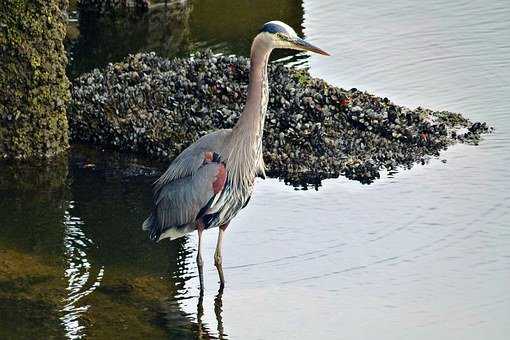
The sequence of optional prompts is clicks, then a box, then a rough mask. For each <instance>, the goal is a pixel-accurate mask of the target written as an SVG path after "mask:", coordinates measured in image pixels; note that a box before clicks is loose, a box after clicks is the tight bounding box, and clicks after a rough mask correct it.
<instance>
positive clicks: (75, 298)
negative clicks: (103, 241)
mask: <svg viewBox="0 0 510 340" xmlns="http://www.w3.org/2000/svg"><path fill="white" fill-rule="evenodd" d="M73 208H74V202H73V201H70V202H69V203H68V209H67V210H66V211H65V212H64V221H63V223H64V254H65V258H66V266H67V267H66V269H65V270H64V278H65V279H67V282H68V284H67V287H66V290H67V292H68V293H67V297H66V298H65V299H64V300H63V303H64V306H63V307H62V308H61V309H60V312H61V313H62V314H63V315H62V316H61V317H60V321H61V323H62V325H63V326H64V328H65V336H66V338H68V339H81V338H84V337H85V336H86V334H85V326H83V325H81V324H80V318H81V316H82V315H83V314H84V313H86V312H87V311H88V309H89V307H90V306H89V305H84V306H79V305H77V304H78V302H79V301H80V300H81V299H82V298H84V297H85V296H87V295H89V294H91V293H92V292H94V290H96V288H97V287H99V286H100V284H101V281H102V279H103V275H104V266H102V267H101V268H100V269H99V272H98V274H97V276H96V277H95V279H93V280H92V284H91V285H90V287H89V288H87V289H85V288H86V285H87V283H88V282H89V279H90V277H91V272H90V269H91V267H92V266H91V264H90V262H89V261H88V259H87V249H88V248H90V246H92V245H93V244H94V242H93V241H92V240H91V239H90V238H88V237H87V236H86V235H85V233H84V232H83V230H82V229H81V226H82V225H83V222H82V221H81V219H80V218H79V217H76V216H71V212H70V211H71V210H72V209H73Z"/></svg>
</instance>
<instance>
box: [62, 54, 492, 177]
mask: <svg viewBox="0 0 510 340" xmlns="http://www.w3.org/2000/svg"><path fill="white" fill-rule="evenodd" d="M248 71H249V61H248V59H246V58H242V57H232V56H230V57H227V56H215V55H213V54H212V53H210V52H202V53H197V54H195V55H193V56H191V57H189V58H186V59H174V60H166V59H163V58H159V57H157V56H156V55H155V54H154V53H148V54H137V55H134V56H129V57H128V58H126V59H125V60H124V61H123V62H121V63H117V64H109V65H108V66H107V67H106V68H104V69H101V70H99V69H95V70H94V71H92V72H91V73H87V74H84V75H82V76H80V77H79V78H77V79H76V80H75V81H74V84H73V87H72V101H71V105H70V108H69V124H70V129H71V138H72V140H73V142H75V143H91V144H95V145H101V146H106V147H113V148H116V149H119V150H125V151H131V152H138V153H143V154H146V155H150V156H153V157H155V158H158V159H168V160H171V159H173V158H174V157H175V156H177V155H178V154H179V153H180V152H181V151H182V150H183V149H184V148H185V147H187V146H188V145H189V144H190V143H192V142H194V141H196V140H197V139H198V138H199V137H200V136H202V135H204V134H206V133H208V132H211V131H213V130H215V129H219V128H231V127H232V126H233V125H234V124H235V122H236V121H237V119H238V117H239V114H240V112H241V111H242V109H243V106H244V102H245V99H246V93H247V85H248ZM269 77H270V79H269V83H270V100H269V107H268V113H267V116H266V123H265V129H264V160H265V162H266V167H267V171H266V172H267V174H268V175H270V176H272V177H278V178H281V179H283V180H285V181H286V182H287V183H290V184H292V185H298V186H299V185H302V186H306V185H310V184H311V185H319V184H320V182H321V180H322V179H325V178H331V177H338V176H339V175H343V176H346V177H347V178H349V179H353V180H358V181H360V182H362V183H371V182H372V181H373V180H374V179H377V178H379V176H380V175H379V174H380V172H381V171H382V170H384V169H386V170H395V169H398V168H409V167H411V166H412V165H413V164H415V163H424V162H426V161H427V160H428V159H430V158H431V157H435V156H438V155H439V153H440V152H441V150H444V149H446V148H447V147H448V146H449V145H452V144H455V143H457V142H463V143H470V144H477V143H478V142H479V141H480V138H481V136H482V135H483V134H485V133H488V132H490V131H491V130H492V129H491V128H490V127H489V126H487V124H486V123H480V122H475V123H473V122H471V121H469V120H468V119H466V118H464V117H463V116H462V115H460V114H458V113H451V112H446V111H431V110H428V109H424V108H416V109H414V110H412V109H408V108H405V107H402V106H398V105H395V104H394V103H392V102H391V101H390V100H389V99H387V98H379V97H376V96H373V95H371V94H368V93H366V92H361V91H358V90H356V89H351V90H344V89H341V88H338V87H334V86H331V85H329V84H327V83H326V82H325V81H323V80H320V79H314V78H311V77H310V76H309V74H308V73H307V72H306V71H304V70H293V69H288V68H286V67H283V66H281V65H274V64H273V65H270V67H269Z"/></svg>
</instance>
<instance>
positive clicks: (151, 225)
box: [144, 162, 226, 240]
mask: <svg viewBox="0 0 510 340" xmlns="http://www.w3.org/2000/svg"><path fill="white" fill-rule="evenodd" d="M225 174H226V172H225V165H224V164H223V163H215V162H214V163H207V164H204V165H202V166H200V167H199V169H198V170H197V171H196V172H195V173H194V174H193V175H191V176H187V177H184V178H178V179H175V180H173V181H171V182H170V183H167V184H165V185H164V186H163V187H161V189H160V191H159V193H158V196H157V197H156V200H155V208H154V211H153V213H152V215H151V216H150V217H149V218H148V219H147V220H146V222H145V223H144V229H148V230H149V231H150V237H151V239H155V240H158V239H160V238H161V237H160V236H161V234H163V233H165V231H167V230H168V229H172V228H174V229H177V230H178V229H182V228H187V227H189V228H194V225H195V221H196V220H197V218H198V217H199V214H200V213H201V212H203V211H204V207H207V205H208V203H209V202H210V201H211V200H212V199H213V197H214V195H215V194H217V193H218V192H219V191H221V190H222V189H223V184H224V180H225V179H224V176H225ZM222 176H223V177H222ZM218 180H219V181H220V182H221V181H222V182H223V184H222V183H220V184H221V185H219V186H218ZM189 231H191V230H189Z"/></svg>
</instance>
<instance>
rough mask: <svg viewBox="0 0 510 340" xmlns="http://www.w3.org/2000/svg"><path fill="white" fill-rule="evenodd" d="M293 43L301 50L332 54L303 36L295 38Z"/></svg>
mask: <svg viewBox="0 0 510 340" xmlns="http://www.w3.org/2000/svg"><path fill="white" fill-rule="evenodd" d="M293 43H294V44H295V45H296V47H297V48H299V49H300V50H305V51H310V52H314V53H318V54H322V55H330V54H329V53H328V52H326V51H324V50H321V49H320V48H318V47H317V46H314V45H312V44H310V43H309V42H307V41H305V40H303V39H301V38H295V39H294V41H293Z"/></svg>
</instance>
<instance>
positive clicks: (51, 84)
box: [0, 0, 69, 159]
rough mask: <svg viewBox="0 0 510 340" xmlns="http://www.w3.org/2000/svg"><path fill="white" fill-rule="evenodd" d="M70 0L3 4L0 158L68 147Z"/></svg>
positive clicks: (44, 154)
mask: <svg viewBox="0 0 510 340" xmlns="http://www.w3.org/2000/svg"><path fill="white" fill-rule="evenodd" d="M66 6H67V0H34V1H22V0H10V1H5V2H3V4H2V6H1V7H0V158H18V159H19V158H23V159H24V158H32V157H49V156H53V155H55V154H58V153H61V152H62V151H64V150H66V149H67V148H68V126H67V118H66V108H67V103H68V100H69V81H68V80H67V77H66V74H65V67H66V64H67V58H66V53H65V51H64V47H63V44H62V41H63V39H64V36H65V32H66V29H65V25H64V14H63V13H64V12H63V10H64V9H65V8H66Z"/></svg>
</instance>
